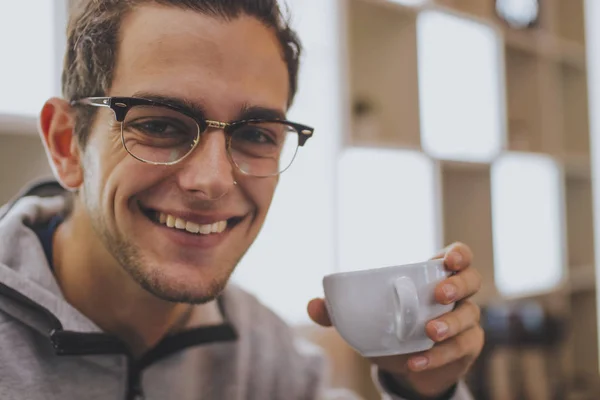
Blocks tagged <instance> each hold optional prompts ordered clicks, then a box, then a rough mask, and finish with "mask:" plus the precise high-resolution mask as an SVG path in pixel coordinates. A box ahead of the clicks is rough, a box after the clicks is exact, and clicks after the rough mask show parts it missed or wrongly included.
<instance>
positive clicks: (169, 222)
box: [158, 213, 227, 235]
mask: <svg viewBox="0 0 600 400" xmlns="http://www.w3.org/2000/svg"><path fill="white" fill-rule="evenodd" d="M158 222H159V223H160V224H162V225H166V226H167V227H169V228H173V229H179V230H182V231H187V232H189V233H198V234H200V235H210V234H211V233H222V232H223V231H225V229H227V220H225V221H218V222H215V223H213V224H206V225H200V224H197V223H195V222H191V221H185V220H183V219H181V218H176V217H174V216H172V215H170V214H165V213H158Z"/></svg>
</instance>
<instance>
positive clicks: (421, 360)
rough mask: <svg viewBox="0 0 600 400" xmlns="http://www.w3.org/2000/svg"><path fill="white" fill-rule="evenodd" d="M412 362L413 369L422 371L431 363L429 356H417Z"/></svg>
mask: <svg viewBox="0 0 600 400" xmlns="http://www.w3.org/2000/svg"><path fill="white" fill-rule="evenodd" d="M411 363H412V366H413V369H415V370H417V371H421V370H424V369H425V368H427V365H429V360H428V359H427V357H416V358H413V359H412V361H411Z"/></svg>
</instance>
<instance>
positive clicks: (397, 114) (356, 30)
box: [348, 0, 420, 148]
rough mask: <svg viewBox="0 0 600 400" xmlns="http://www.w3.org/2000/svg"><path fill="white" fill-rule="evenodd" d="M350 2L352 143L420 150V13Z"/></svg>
mask: <svg viewBox="0 0 600 400" xmlns="http://www.w3.org/2000/svg"><path fill="white" fill-rule="evenodd" d="M348 4H349V7H348V8H349V9H348V15H349V18H350V20H349V24H348V30H349V31H348V37H349V57H350V87H351V91H350V93H351V102H352V115H353V118H352V122H351V126H352V128H351V131H352V135H351V138H350V142H351V143H352V144H355V143H356V142H360V143H374V144H376V145H386V144H388V145H393V146H400V147H407V148H419V147H420V130H419V127H420V124H419V101H418V98H419V97H418V90H419V89H418V79H417V58H416V53H417V38H416V35H417V33H416V14H415V13H414V12H412V11H407V9H406V8H405V7H390V6H388V5H386V4H385V3H379V2H373V1H371V2H369V1H360V0H351V1H349V3H348Z"/></svg>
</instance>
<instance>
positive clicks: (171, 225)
mask: <svg viewBox="0 0 600 400" xmlns="http://www.w3.org/2000/svg"><path fill="white" fill-rule="evenodd" d="M167 226H168V227H169V228H175V217H174V216H172V215H167Z"/></svg>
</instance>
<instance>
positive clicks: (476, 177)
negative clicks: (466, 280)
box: [342, 0, 598, 379]
mask: <svg viewBox="0 0 600 400" xmlns="http://www.w3.org/2000/svg"><path fill="white" fill-rule="evenodd" d="M343 4H344V7H345V9H346V10H347V13H346V14H347V27H348V29H347V30H346V31H344V32H343V34H342V37H344V36H345V37H346V40H347V41H346V46H347V48H348V58H347V61H348V62H347V64H348V65H347V68H348V76H349V82H347V84H348V85H349V87H350V99H349V100H348V102H347V104H348V108H349V114H350V115H352V118H351V120H352V121H351V124H350V132H348V136H347V138H346V140H345V145H348V146H369V147H393V148H410V149H414V150H418V151H423V152H426V149H424V148H423V146H422V139H421V137H422V134H423V132H422V131H421V128H422V126H423V121H421V120H420V118H422V113H421V114H420V113H419V112H420V109H419V107H420V106H419V104H420V103H419V99H420V96H422V93H420V92H419V90H420V88H419V85H418V77H419V65H418V48H419V47H418V43H417V40H418V35H417V32H418V18H419V17H418V16H419V15H420V14H419V13H420V12H423V11H426V10H439V11H442V12H448V13H451V14H452V15H457V16H460V17H464V18H466V19H470V20H473V21H477V22H479V23H484V24H487V25H488V26H490V27H492V28H493V29H494V30H495V31H496V32H498V34H499V37H500V40H501V42H502V48H503V51H502V57H501V58H500V60H499V63H500V64H501V65H500V70H501V73H502V74H503V77H502V78H503V80H504V83H505V92H503V93H502V92H501V93H499V96H503V97H502V104H503V105H505V110H503V112H504V113H505V115H504V116H505V132H504V133H503V134H504V137H503V138H502V139H503V140H502V141H501V143H502V148H501V149H500V154H505V153H507V152H523V153H534V154H542V155H545V156H549V157H550V158H551V159H552V160H554V161H556V162H557V163H558V166H559V168H560V169H561V171H562V172H563V173H562V174H561V178H560V179H561V182H560V185H559V186H560V187H561V190H562V194H561V196H562V198H561V199H560V202H561V204H562V207H561V213H562V214H561V215H557V218H558V219H559V220H560V221H561V226H563V228H564V229H563V232H562V234H563V237H564V242H563V244H562V245H560V244H559V246H561V248H563V249H564V263H563V262H562V261H561V264H565V265H564V268H565V271H566V275H565V278H564V280H563V281H562V282H561V283H560V284H559V285H558V286H557V287H556V289H555V290H554V291H551V292H549V293H546V292H545V293H541V294H538V295H535V296H530V297H529V299H532V300H537V301H539V302H540V303H541V304H543V305H544V307H545V308H546V309H547V310H549V311H550V312H552V313H558V314H560V315H565V316H569V315H570V316H572V318H571V322H572V324H571V326H570V330H571V334H570V339H569V341H568V342H567V343H566V345H565V349H564V350H565V351H564V353H565V368H566V369H567V374H570V376H569V377H568V379H572V378H573V377H576V376H577V374H580V373H582V371H584V370H587V371H592V375H594V372H596V371H597V369H598V368H597V365H598V351H597V350H598V346H597V328H596V325H597V321H596V303H595V293H596V287H595V286H596V285H595V271H594V265H595V257H596V255H595V254H594V241H593V238H594V232H593V223H592V221H593V220H592V197H591V193H592V183H591V177H590V139H589V122H588V99H587V73H586V54H585V35H584V28H583V21H584V17H583V4H584V0H544V1H542V2H541V14H540V18H539V20H538V22H537V23H536V24H535V25H534V26H533V27H531V28H528V29H522V30H515V29H511V28H509V27H508V26H507V25H506V24H505V23H503V22H502V21H501V20H500V19H499V17H498V16H497V15H496V13H495V10H494V2H493V1H481V0H432V1H430V2H428V3H427V4H426V5H424V6H415V7H413V8H410V7H406V6H400V5H398V4H396V3H393V2H392V1H389V2H388V1H385V0H344V1H343ZM357 104H358V105H359V107H356V105H357ZM357 110H358V111H359V112H357ZM365 115H366V117H365ZM449 134H451V132H449ZM434 158H435V157H434ZM436 161H437V162H438V166H439V170H440V179H439V181H440V182H439V184H440V197H439V199H438V201H439V203H440V210H441V211H440V212H441V221H442V227H443V228H442V233H441V234H442V237H443V239H444V242H445V243H449V242H453V241H462V242H465V243H468V244H469V245H470V246H471V247H472V249H473V251H474V254H475V266H476V267H477V268H478V269H479V271H480V272H481V274H482V276H483V281H484V288H483V290H482V292H481V293H480V294H479V295H478V296H477V298H476V299H475V300H476V301H478V302H479V303H480V304H482V305H485V304H488V303H492V302H497V301H513V300H515V299H509V298H502V296H501V295H500V293H499V292H498V290H497V289H496V287H495V284H494V271H495V270H494V267H495V266H494V252H495V250H496V249H494V241H493V234H492V231H493V220H492V211H493V210H492V200H491V193H490V192H491V175H490V168H491V165H492V164H493V162H494V160H490V162H488V163H486V162H469V160H461V159H455V160H453V161H448V160H436ZM383 179H385V176H384V178H383ZM515 195H516V196H518V195H519V194H518V193H515ZM533 239H534V238H532V240H533ZM524 299H525V298H523V297H521V299H520V300H524ZM574 311H576V312H574ZM580 360H581V362H580ZM596 375H597V374H596Z"/></svg>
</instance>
